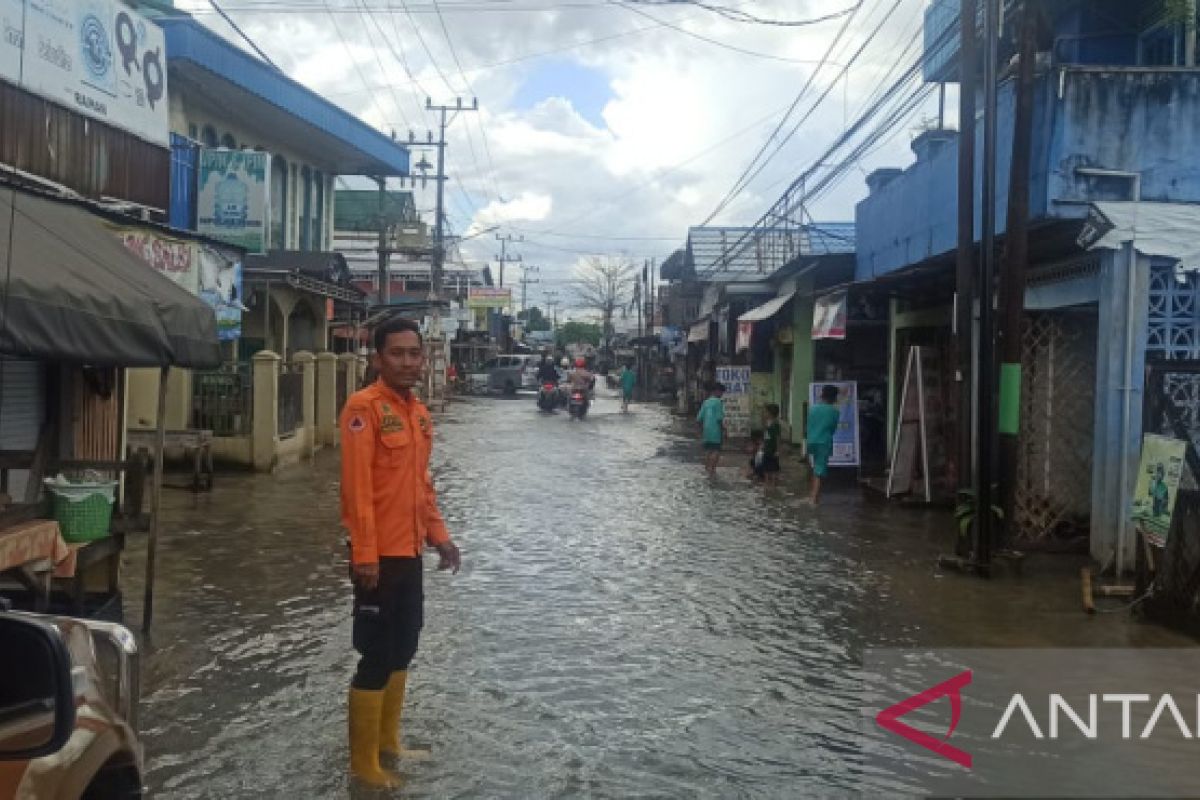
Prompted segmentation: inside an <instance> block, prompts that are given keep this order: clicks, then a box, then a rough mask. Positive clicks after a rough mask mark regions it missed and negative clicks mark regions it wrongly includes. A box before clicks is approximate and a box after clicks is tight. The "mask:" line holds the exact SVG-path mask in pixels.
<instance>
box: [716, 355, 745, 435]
mask: <svg viewBox="0 0 1200 800" xmlns="http://www.w3.org/2000/svg"><path fill="white" fill-rule="evenodd" d="M717 382H718V383H723V384H725V397H723V398H722V402H723V403H724V405H725V427H726V428H728V429H729V435H730V436H733V437H735V438H745V437H747V436H749V435H750V368H749V367H717Z"/></svg>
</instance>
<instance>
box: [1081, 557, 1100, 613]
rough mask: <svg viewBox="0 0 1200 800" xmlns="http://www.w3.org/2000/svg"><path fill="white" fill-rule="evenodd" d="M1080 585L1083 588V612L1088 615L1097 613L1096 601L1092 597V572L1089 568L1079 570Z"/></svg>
mask: <svg viewBox="0 0 1200 800" xmlns="http://www.w3.org/2000/svg"><path fill="white" fill-rule="evenodd" d="M1079 579H1080V585H1081V586H1082V588H1083V610H1084V611H1086V612H1087V613H1088V614H1095V613H1096V601H1095V599H1094V598H1093V596H1092V571H1091V570H1090V569H1088V568H1087V567H1084V568H1083V569H1081V570H1079Z"/></svg>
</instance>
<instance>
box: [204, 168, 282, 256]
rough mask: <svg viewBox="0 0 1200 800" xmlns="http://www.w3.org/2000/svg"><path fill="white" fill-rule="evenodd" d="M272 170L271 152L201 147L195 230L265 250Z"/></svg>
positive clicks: (250, 248) (250, 250)
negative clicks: (197, 214)
mask: <svg viewBox="0 0 1200 800" xmlns="http://www.w3.org/2000/svg"><path fill="white" fill-rule="evenodd" d="M270 171H271V155H270V154H269V153H264V152H261V151H257V150H255V151H250V150H225V149H211V150H210V149H208V148H202V149H201V150H200V189H199V196H198V200H197V206H198V208H199V223H198V225H197V226H196V229H197V230H198V231H199V232H200V233H203V234H206V235H208V236H211V237H212V238H214V239H218V240H220V241H222V242H228V243H229V244H232V245H236V246H237V247H240V248H242V249H244V250H245V251H246V252H248V253H265V252H266V251H267V231H269V230H270V208H271V203H270V181H269V180H267V177H268V175H270Z"/></svg>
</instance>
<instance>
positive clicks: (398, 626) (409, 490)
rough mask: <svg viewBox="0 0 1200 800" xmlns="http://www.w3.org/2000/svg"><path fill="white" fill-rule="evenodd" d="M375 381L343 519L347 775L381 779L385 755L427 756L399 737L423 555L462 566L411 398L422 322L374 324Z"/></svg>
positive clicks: (347, 445) (418, 616)
mask: <svg viewBox="0 0 1200 800" xmlns="http://www.w3.org/2000/svg"><path fill="white" fill-rule="evenodd" d="M373 366H374V367H375V370H376V372H377V374H378V375H379V378H378V380H376V382H375V383H373V384H371V385H370V386H368V387H367V388H365V389H363V390H362V391H360V392H356V393H355V394H353V395H351V397H350V398H349V399H348V400H347V401H346V407H345V409H344V410H343V411H342V416H341V420H340V423H339V424H340V426H341V440H342V523H343V524H344V525H345V526H346V528H347V530H349V532H350V550H351V575H352V578H353V581H354V634H353V638H354V648H355V650H357V651H358V652H359V654H360V655H361V658H360V659H359V662H358V669H357V671H356V672H355V675H354V680H353V682H352V683H351V686H350V772H351V774H352V775H353V776H354V777H355V778H358V779H359V780H361V781H363V782H365V783H367V784H371V785H375V786H393V785H396V784H397V783H398V782H399V777H398V776H397V775H395V774H393V773H391V772H389V771H387V770H384V769H383V768H382V767H381V766H380V762H379V756H380V754H381V753H383V754H385V755H390V756H395V757H420V756H423V755H424V756H427V755H428V752H426V751H414V750H408V749H406V748H405V747H404V746H403V745H402V744H401V736H400V716H401V711H402V708H403V705H404V690H405V686H406V683H407V680H408V665H409V663H410V662H411V661H412V658H413V656H414V655H415V654H416V652H417V641H418V638H419V636H420V632H421V626H422V624H423V622H424V609H423V606H424V592H423V590H422V586H421V582H422V570H421V553H422V551H423V550H424V549H425V545H426V544H428V545H430V546H432V547H435V548H436V549H437V551H438V553H439V554H440V555H441V560H440V562H439V564H438V569H450V570H453V572H455V573H457V572H458V570H459V567H460V566H461V556H460V555H459V552H458V547H456V546H455V544H454V542H453V541H451V539H450V535H449V533H447V532H446V523H445V522H444V521H443V520H442V515H441V512H440V511H438V507H437V497H436V495H435V493H434V490H433V480H432V478H431V477H430V474H429V454H430V451H431V450H432V449H433V422H432V420H431V419H430V416H429V411H428V410H427V409H426V408H425V406H424V405H422V404H421V402H420V401H419V400H417V398H416V397H414V396H413V392H412V387H413V386H414V385H416V383H417V382H418V381H419V380H420V379H421V375H422V371H423V370H424V367H425V351H424V342H423V341H422V338H421V329H420V328H419V327H417V325H416V323H414V322H412V321H411V320H404V319H393V320H389V321H388V322H385V323H383V324H382V325H380V326H379V327H378V328H376V330H375V355H374V363H373Z"/></svg>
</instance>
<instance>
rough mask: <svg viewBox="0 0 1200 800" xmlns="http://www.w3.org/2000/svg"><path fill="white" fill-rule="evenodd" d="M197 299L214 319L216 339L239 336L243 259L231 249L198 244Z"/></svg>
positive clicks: (227, 339) (230, 339)
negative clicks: (198, 287)
mask: <svg viewBox="0 0 1200 800" xmlns="http://www.w3.org/2000/svg"><path fill="white" fill-rule="evenodd" d="M197 250H198V256H199V258H198V260H199V262H200V299H201V300H203V301H204V302H206V303H208V304H209V305H210V306H212V309H213V313H215V314H216V316H217V338H218V339H220V340H221V341H223V342H229V341H233V340H234V339H238V338H240V337H241V335H242V312H243V311H245V310H246V307H245V306H244V305H243V304H242V256H241V254H240V253H238V252H237V251H234V250H224V249H220V248H216V247H210V246H208V245H199V246H198V247H197Z"/></svg>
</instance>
